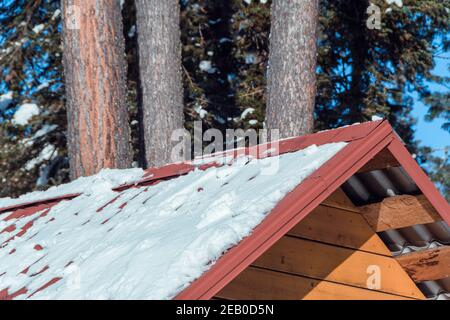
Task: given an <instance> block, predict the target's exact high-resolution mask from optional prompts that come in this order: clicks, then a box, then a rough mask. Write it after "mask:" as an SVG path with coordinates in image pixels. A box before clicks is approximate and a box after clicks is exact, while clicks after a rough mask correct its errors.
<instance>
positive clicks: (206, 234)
mask: <svg viewBox="0 0 450 320" xmlns="http://www.w3.org/2000/svg"><path fill="white" fill-rule="evenodd" d="M345 145H346V143H345V142H337V143H328V144H324V145H320V146H316V145H311V146H309V147H306V148H304V149H302V150H297V151H295V152H290V153H286V154H282V155H278V156H275V157H266V158H264V159H254V158H251V157H249V156H240V157H237V158H232V159H231V160H230V159H227V160H226V162H227V163H225V165H223V164H224V163H223V162H222V163H221V164H220V166H211V165H206V166H205V163H208V162H211V161H203V167H201V169H200V167H196V168H194V169H193V170H189V171H188V172H187V174H185V175H181V176H178V177H175V178H172V179H170V180H165V181H164V180H163V181H158V183H156V184H152V185H147V186H135V187H129V186H130V185H129V186H128V187H127V188H124V189H123V190H122V189H120V188H119V189H116V188H115V187H118V186H120V185H123V184H124V183H128V184H129V183H131V185H132V184H133V183H134V182H135V181H136V180H138V179H139V178H141V177H142V175H143V172H142V171H141V170H139V169H131V170H105V171H103V172H101V173H100V174H98V175H97V176H93V177H89V178H82V179H79V180H77V181H75V182H72V183H70V184H68V185H63V186H60V187H56V188H52V189H50V190H48V191H47V192H39V193H32V194H29V195H25V196H23V197H21V198H19V199H2V200H0V208H1V207H5V206H14V205H19V207H15V208H11V211H10V212H3V213H2V215H1V217H2V218H3V219H2V220H0V261H1V263H0V298H1V296H2V295H3V296H4V297H8V298H17V299H22V298H35V299H169V298H172V297H174V296H176V295H177V294H178V293H179V292H180V291H182V290H183V289H184V288H186V287H187V286H188V285H189V284H190V283H191V282H193V281H194V280H195V279H197V278H198V277H200V276H201V275H202V274H203V273H204V272H205V271H206V270H208V269H209V268H210V267H211V266H212V265H213V264H214V262H215V261H216V260H217V259H218V258H220V256H221V255H222V254H223V253H224V252H226V251H227V250H228V249H229V248H230V247H232V246H234V245H236V244H237V243H239V242H240V241H241V240H242V239H243V238H245V237H247V236H249V235H250V234H251V233H252V230H253V229H254V228H255V227H256V226H257V225H258V224H259V223H260V222H261V221H262V220H263V219H264V218H265V217H266V216H267V214H268V213H269V212H270V211H271V210H272V208H273V207H274V206H275V205H276V204H277V203H278V202H279V201H280V200H281V199H282V198H283V197H284V196H285V195H286V194H287V193H289V192H290V191H291V190H292V189H294V188H295V187H296V186H297V185H298V184H300V183H301V181H302V180H304V179H305V178H306V177H308V176H309V175H310V174H311V173H313V172H314V171H315V170H317V169H318V168H319V167H320V166H321V165H322V164H324V163H325V162H326V161H327V160H329V159H330V158H332V157H333V156H334V155H335V154H336V153H337V152H338V151H339V150H341V149H342V148H343V147H344V146H345ZM275 162H276V167H277V170H276V171H273V170H269V171H267V170H266V169H267V168H268V167H271V166H273V165H274V163H275ZM118 190H121V191H118ZM67 194H75V195H78V194H79V195H78V196H75V197H70V198H68V199H67V200H62V201H60V202H57V203H55V204H54V205H53V206H51V207H50V208H48V207H46V206H44V207H43V208H42V210H37V211H35V212H33V211H31V212H30V211H27V209H26V208H25V209H20V203H24V202H32V201H38V200H45V199H53V198H55V197H58V196H63V195H67ZM17 208H19V209H17ZM0 211H1V210H0Z"/></svg>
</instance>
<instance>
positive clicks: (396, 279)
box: [253, 237, 423, 298]
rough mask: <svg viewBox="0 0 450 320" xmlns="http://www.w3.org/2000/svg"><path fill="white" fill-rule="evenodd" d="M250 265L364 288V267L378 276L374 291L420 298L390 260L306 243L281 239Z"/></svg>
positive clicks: (399, 269) (404, 275)
mask: <svg viewBox="0 0 450 320" xmlns="http://www.w3.org/2000/svg"><path fill="white" fill-rule="evenodd" d="M253 265H255V266H258V267H262V268H266V269H271V270H276V271H282V272H287V273H292V274H297V275H300V276H307V277H312V278H316V279H323V280H328V281H332V282H337V283H341V284H347V285H351V286H356V287H360V288H365V289H366V288H368V284H367V282H368V279H369V278H370V275H371V274H369V273H368V270H369V269H368V268H369V267H371V266H376V267H377V268H379V275H380V277H381V281H380V288H379V289H377V290H378V291H382V292H387V293H393V294H397V295H402V296H408V297H411V298H423V295H422V293H421V292H420V291H419V289H418V288H417V286H416V285H415V284H414V282H413V281H412V280H411V279H410V278H409V276H408V275H407V274H406V272H405V271H404V270H403V269H402V268H401V267H400V265H399V264H398V262H397V261H396V260H395V259H394V258H390V257H385V256H380V255H376V254H371V253H367V252H361V251H357V250H352V249H346V248H341V247H336V246H332V245H326V244H322V243H317V242H314V241H309V240H303V239H298V238H293V237H283V238H282V239H280V240H279V241H278V242H277V243H276V244H275V245H274V246H273V247H272V248H270V249H269V250H268V251H267V252H266V253H264V254H263V255H262V256H261V257H260V258H259V259H257V260H256V261H255V262H254V264H253Z"/></svg>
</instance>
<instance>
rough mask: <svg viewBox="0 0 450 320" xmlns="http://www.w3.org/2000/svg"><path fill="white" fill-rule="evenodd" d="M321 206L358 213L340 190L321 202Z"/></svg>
mask: <svg viewBox="0 0 450 320" xmlns="http://www.w3.org/2000/svg"><path fill="white" fill-rule="evenodd" d="M322 205H325V206H328V207H333V208H338V209H343V210H347V211H353V212H357V213H360V211H359V209H358V208H357V207H356V206H355V205H354V204H353V202H352V201H351V200H350V199H349V198H348V197H347V195H346V194H345V193H344V191H343V190H342V189H341V188H339V189H337V190H336V191H335V192H333V193H332V194H331V196H329V197H328V198H327V199H326V200H325V201H323V202H322Z"/></svg>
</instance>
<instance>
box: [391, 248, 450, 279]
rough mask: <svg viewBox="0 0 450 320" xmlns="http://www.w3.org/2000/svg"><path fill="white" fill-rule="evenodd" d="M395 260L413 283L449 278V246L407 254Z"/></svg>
mask: <svg viewBox="0 0 450 320" xmlns="http://www.w3.org/2000/svg"><path fill="white" fill-rule="evenodd" d="M396 259H397V261H398V262H399V263H400V265H401V266H402V267H403V268H404V269H405V271H406V272H407V273H408V274H409V276H410V277H411V278H412V279H413V280H414V281H415V282H422V281H431V280H440V279H445V278H447V277H448V276H450V246H443V247H438V248H434V249H428V250H422V251H417V252H413V253H408V254H404V255H401V256H398V257H396Z"/></svg>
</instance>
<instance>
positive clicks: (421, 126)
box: [413, 54, 450, 149]
mask: <svg viewBox="0 0 450 320" xmlns="http://www.w3.org/2000/svg"><path fill="white" fill-rule="evenodd" d="M449 59H450V54H447V55H446V56H445V59H443V58H436V60H435V61H436V67H435V68H434V70H433V73H434V74H436V75H441V76H447V77H450V73H449V71H448V64H449V63H450V60H449ZM430 89H431V90H432V91H445V90H448V89H447V88H445V87H443V86H440V85H437V84H430ZM427 110H428V108H427V107H426V106H424V104H423V103H421V102H420V101H418V100H417V99H416V101H415V104H414V110H413V115H414V116H415V117H416V118H417V120H418V121H417V126H416V128H417V131H416V138H417V139H419V140H421V144H422V145H427V146H430V147H432V148H433V149H440V148H443V147H448V146H450V134H449V133H448V132H447V131H445V130H443V129H441V126H442V124H443V123H444V120H441V119H436V120H433V121H432V122H427V121H425V120H424V116H425V114H426V113H427Z"/></svg>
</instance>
